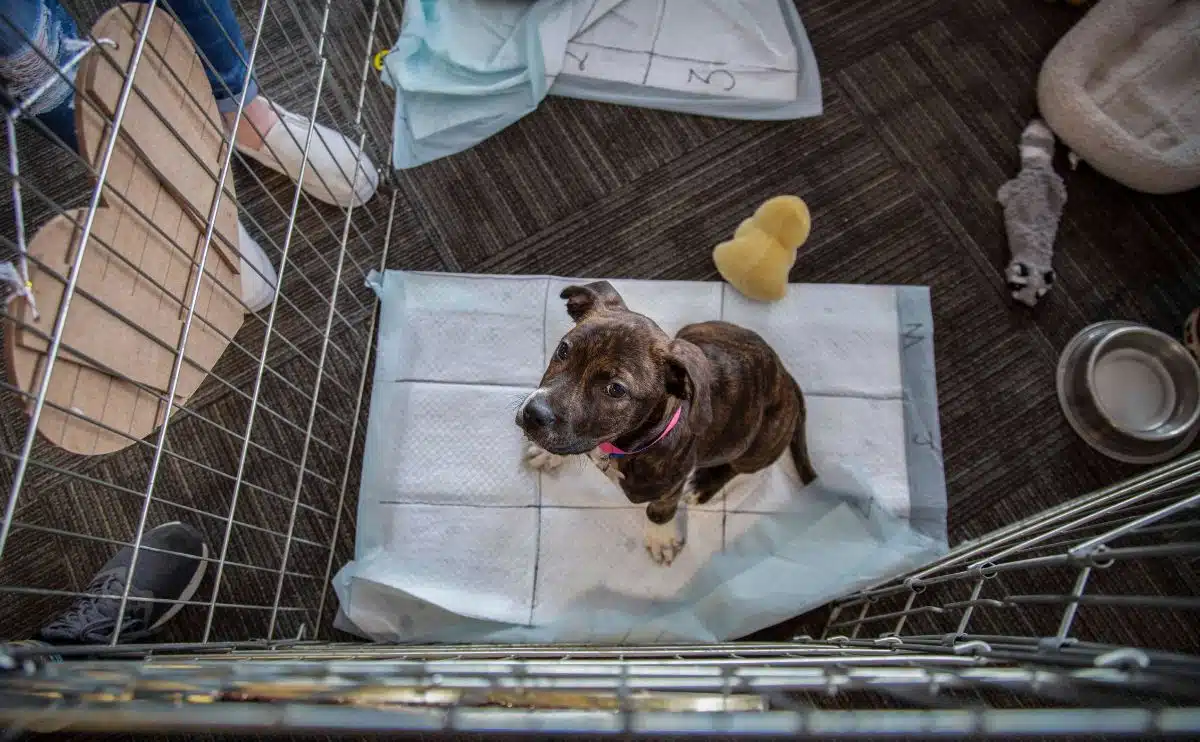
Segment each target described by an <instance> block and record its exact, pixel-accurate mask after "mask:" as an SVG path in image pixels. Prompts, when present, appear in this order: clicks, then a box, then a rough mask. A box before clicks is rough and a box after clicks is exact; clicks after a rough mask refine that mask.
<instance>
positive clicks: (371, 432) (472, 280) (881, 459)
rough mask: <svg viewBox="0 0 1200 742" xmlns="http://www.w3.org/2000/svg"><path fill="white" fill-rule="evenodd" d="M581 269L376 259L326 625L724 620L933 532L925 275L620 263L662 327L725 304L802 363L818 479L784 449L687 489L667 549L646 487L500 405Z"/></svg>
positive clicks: (905, 555) (404, 637)
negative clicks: (485, 272) (747, 471)
mask: <svg viewBox="0 0 1200 742" xmlns="http://www.w3.org/2000/svg"><path fill="white" fill-rule="evenodd" d="M587 280H590V279H565V278H556V277H546V276H478V275H455V274H444V273H406V272H398V271H388V272H387V273H385V274H373V276H372V279H371V283H372V285H373V286H374V288H375V289H376V291H377V292H378V294H379V297H380V303H381V308H380V320H379V339H378V349H377V353H376V358H375V378H374V386H373V389H372V393H371V408H370V418H369V422H368V426H367V437H366V450H365V454H364V459H363V471H362V485H361V490H360V492H359V501H358V530H357V534H356V539H355V556H354V560H353V561H352V562H350V563H349V564H347V565H346V566H345V567H343V568H342V570H341V571H340V572H339V573H338V575H337V577H336V578H335V580H334V588H335V590H336V591H337V594H338V597H339V600H340V608H341V610H340V614H339V617H338V621H337V624H336V625H338V626H339V627H341V628H343V629H346V630H348V631H352V632H354V633H357V634H360V635H362V636H365V637H369V638H371V639H375V640H379V641H395V642H417V641H420V642H587V643H614V642H681V641H698V642H714V641H723V640H727V639H731V638H736V637H740V636H744V635H746V634H748V633H751V632H754V631H757V630H759V629H762V628H765V627H767V626H771V625H773V624H775V623H778V622H779V621H781V620H784V619H787V618H789V617H791V616H794V615H797V614H799V613H802V612H804V611H806V610H809V609H811V608H814V607H817V606H819V605H822V604H824V603H825V602H827V601H828V600H830V599H832V598H835V597H838V596H841V595H844V594H846V593H848V592H851V591H853V590H855V589H858V588H861V587H864V586H867V585H870V584H873V583H876V582H879V581H881V580H883V579H886V578H888V577H891V576H894V575H896V574H899V573H902V572H903V571H905V570H908V569H910V568H912V567H914V566H917V565H920V564H922V563H925V562H927V561H928V560H930V559H933V558H935V557H937V556H940V555H941V554H943V553H944V552H945V550H946V488H945V481H944V477H943V474H942V461H941V439H940V434H939V431H938V421H937V395H936V389H935V381H934V368H933V327H932V315H931V312H930V306H929V292H928V290H927V289H925V288H922V287H893V286H835V285H820V284H793V285H792V286H791V287H790V288H789V291H788V294H787V296H786V297H785V298H784V299H783V300H781V301H779V302H775V303H771V304H762V303H758V302H753V301H750V300H748V299H746V298H744V297H743V296H742V295H741V294H739V293H738V292H736V291H735V290H733V289H732V288H731V287H729V286H727V285H726V284H723V283H716V282H687V281H634V280H618V279H613V280H612V283H613V285H614V286H615V287H616V289H617V290H618V291H619V292H620V293H621V295H622V296H623V297H624V299H625V301H626V303H627V304H628V306H629V307H630V308H631V309H633V310H635V311H641V312H643V313H644V314H647V315H648V316H650V317H651V318H653V319H654V320H656V321H657V322H658V323H659V325H660V326H662V328H663V329H664V330H665V331H666V332H668V333H671V334H674V333H675V332H677V331H678V330H679V329H680V328H681V327H682V326H684V325H685V324H688V323H691V322H697V321H704V320H712V319H724V320H727V321H730V322H733V323H735V324H738V325H741V326H743V327H747V328H750V329H752V330H754V331H756V332H758V333H759V334H760V335H762V336H763V337H764V338H765V339H766V340H767V341H768V342H769V343H770V344H771V346H772V347H773V348H774V349H775V350H776V351H777V352H778V353H779V355H780V357H781V358H782V359H783V361H784V363H785V364H786V365H787V367H788V370H789V371H790V372H791V373H792V375H793V376H794V377H795V378H796V380H797V381H798V382H799V383H800V386H801V387H802V388H803V390H804V393H805V400H806V403H807V407H808V423H807V436H808V445H809V451H810V453H811V456H812V459H813V464H814V466H815V468H816V470H817V472H818V474H819V479H818V480H817V482H816V483H814V484H812V485H809V486H808V487H802V486H801V485H800V482H799V479H798V476H797V474H796V470H795V466H794V463H793V462H792V460H791V457H790V455H788V454H785V455H784V456H783V457H782V458H781V459H780V460H779V461H778V462H777V463H776V464H775V465H774V466H771V467H769V468H768V469H765V470H763V471H762V472H758V473H756V474H753V475H748V476H741V477H738V478H737V479H735V480H734V481H733V482H731V483H730V485H729V487H728V488H726V490H725V491H724V492H723V493H722V494H720V495H718V496H717V497H716V498H714V499H713V500H712V501H710V502H709V503H707V504H705V505H703V506H698V507H691V508H688V509H687V510H686V511H685V512H684V511H681V514H680V515H679V516H678V517H680V518H683V519H685V522H686V528H687V545H686V547H685V548H684V549H683V551H682V552H681V553H680V555H679V556H678V557H677V558H676V560H675V562H674V563H673V564H672V565H671V566H669V567H660V566H658V565H655V564H654V563H653V562H651V560H650V557H649V556H648V555H647V553H646V551H645V549H644V547H643V541H642V537H643V528H644V526H645V523H646V516H645V508H644V507H643V506H635V505H632V504H630V503H629V502H628V501H627V500H626V499H625V497H624V496H623V495H622V493H621V492H620V490H619V489H618V488H617V487H616V485H614V484H612V483H611V482H609V480H608V479H607V478H606V477H605V476H604V475H603V474H601V473H600V472H599V471H598V470H597V469H596V468H595V467H594V466H593V465H591V464H590V462H586V461H583V460H580V461H573V462H568V463H567V464H565V465H564V466H562V467H560V468H559V469H557V470H555V471H553V472H547V473H539V472H535V471H532V470H531V469H529V468H528V467H527V466H526V465H525V462H524V460H523V453H524V442H523V438H522V434H521V431H520V430H519V429H518V428H517V426H516V425H515V423H514V421H513V413H514V411H515V409H516V406H517V404H518V403H519V402H520V400H521V399H522V398H523V397H524V396H525V395H526V394H528V393H529V392H530V391H531V390H532V389H534V388H535V387H536V386H537V385H538V383H539V380H540V378H541V375H542V372H543V370H544V368H545V363H546V359H547V358H548V354H549V353H551V352H553V349H554V348H555V346H556V345H557V343H558V341H559V338H560V337H562V335H563V334H564V333H566V332H567V330H568V329H569V327H570V322H571V321H570V319H569V317H568V316H567V313H566V310H565V307H564V303H563V301H562V300H561V299H559V293H560V292H561V290H562V289H563V287H565V286H567V285H570V284H572V283H583V282H586V281H587Z"/></svg>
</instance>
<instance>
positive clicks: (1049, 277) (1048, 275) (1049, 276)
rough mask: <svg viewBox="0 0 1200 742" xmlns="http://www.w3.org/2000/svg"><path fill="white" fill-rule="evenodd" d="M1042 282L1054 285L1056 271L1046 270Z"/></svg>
mask: <svg viewBox="0 0 1200 742" xmlns="http://www.w3.org/2000/svg"><path fill="white" fill-rule="evenodd" d="M1042 282H1043V283H1045V284H1046V285H1047V286H1053V285H1054V271H1046V272H1045V273H1043V274H1042Z"/></svg>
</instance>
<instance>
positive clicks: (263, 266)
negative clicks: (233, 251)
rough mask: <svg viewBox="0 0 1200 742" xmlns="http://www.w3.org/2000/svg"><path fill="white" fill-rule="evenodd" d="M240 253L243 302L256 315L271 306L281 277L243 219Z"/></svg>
mask: <svg viewBox="0 0 1200 742" xmlns="http://www.w3.org/2000/svg"><path fill="white" fill-rule="evenodd" d="M238 252H240V253H241V254H242V269H241V273H242V302H243V303H245V305H246V308H247V311H249V312H251V313H256V312H258V311H260V310H262V309H265V308H267V307H269V306H271V300H272V299H274V298H275V286H277V285H278V284H279V275H278V274H277V273H276V272H275V266H273V265H271V259H270V258H268V257H267V254H266V253H265V252H263V249H262V247H261V246H260V245H259V244H258V243H257V242H255V240H254V238H253V237H251V236H250V233H249V232H247V231H246V228H245V227H243V226H242V220H241V219H239V220H238ZM255 268H257V269H258V270H255Z"/></svg>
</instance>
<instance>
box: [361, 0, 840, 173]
mask: <svg viewBox="0 0 1200 742" xmlns="http://www.w3.org/2000/svg"><path fill="white" fill-rule="evenodd" d="M383 81H384V82H385V83H386V84H388V85H389V86H391V87H392V88H393V89H394V90H395V91H396V115H395V121H394V126H393V130H394V131H393V162H394V164H395V165H396V167H398V168H409V167H415V166H417V165H421V164H423V163H426V162H430V161H431V160H436V159H438V158H440V157H445V156H447V155H451V154H454V153H456V152H461V151H463V150H465V149H467V148H469V147H471V146H473V145H475V144H477V143H479V142H481V141H483V140H484V139H486V138H487V137H489V136H491V135H493V134H495V133H496V132H498V131H500V130H501V129H503V128H504V127H506V126H508V125H509V124H511V123H513V122H515V121H517V120H518V119H520V118H521V117H522V116H524V115H526V114H527V113H530V112H531V111H533V110H534V109H535V108H537V106H538V104H539V103H541V101H542V99H543V98H545V97H546V95H547V94H551V95H562V96H567V97H572V98H583V99H586V100H596V101H605V102H610V103H620V104H623V105H631V106H643V107H646V108H657V109H662V110H668V111H677V112H681V113H694V114H700V115H704V116H719V117H725V118H738V119H753V120H778V119H795V118H804V117H808V116H818V115H820V113H821V82H820V76H819V73H818V71H817V62H816V58H815V57H814V56H813V51H812V46H811V45H810V44H809V41H808V36H807V35H806V34H805V31H804V25H803V23H801V21H800V15H799V13H797V11H796V8H795V4H794V3H793V2H791V0H734V1H732V2H731V0H537V1H536V2H529V1H528V0H421V1H418V0H412V2H407V3H405V4H404V17H403V21H402V26H401V31H400V37H399V38H398V39H397V40H396V43H395V45H394V46H393V47H392V49H391V51H390V53H389V54H388V55H387V57H386V58H385V61H384V70H383Z"/></svg>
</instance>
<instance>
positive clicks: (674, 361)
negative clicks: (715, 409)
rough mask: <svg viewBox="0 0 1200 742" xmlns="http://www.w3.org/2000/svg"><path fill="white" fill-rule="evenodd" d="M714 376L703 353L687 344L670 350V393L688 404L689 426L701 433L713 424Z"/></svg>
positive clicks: (672, 345) (673, 344) (674, 344)
mask: <svg viewBox="0 0 1200 742" xmlns="http://www.w3.org/2000/svg"><path fill="white" fill-rule="evenodd" d="M711 386H712V372H711V370H710V367H709V363H708V358H706V357H705V355H704V352H703V351H701V350H700V348H698V347H696V346H695V345H693V344H692V343H689V342H688V341H686V340H672V341H671V343H670V344H669V345H668V346H667V393H668V394H670V395H671V396H673V397H678V398H679V399H682V400H684V401H686V402H687V405H688V408H687V416H688V425H691V426H692V427H693V428H696V429H699V428H704V427H707V426H708V425H709V424H710V423H712V401H711V397H710V387H711Z"/></svg>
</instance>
